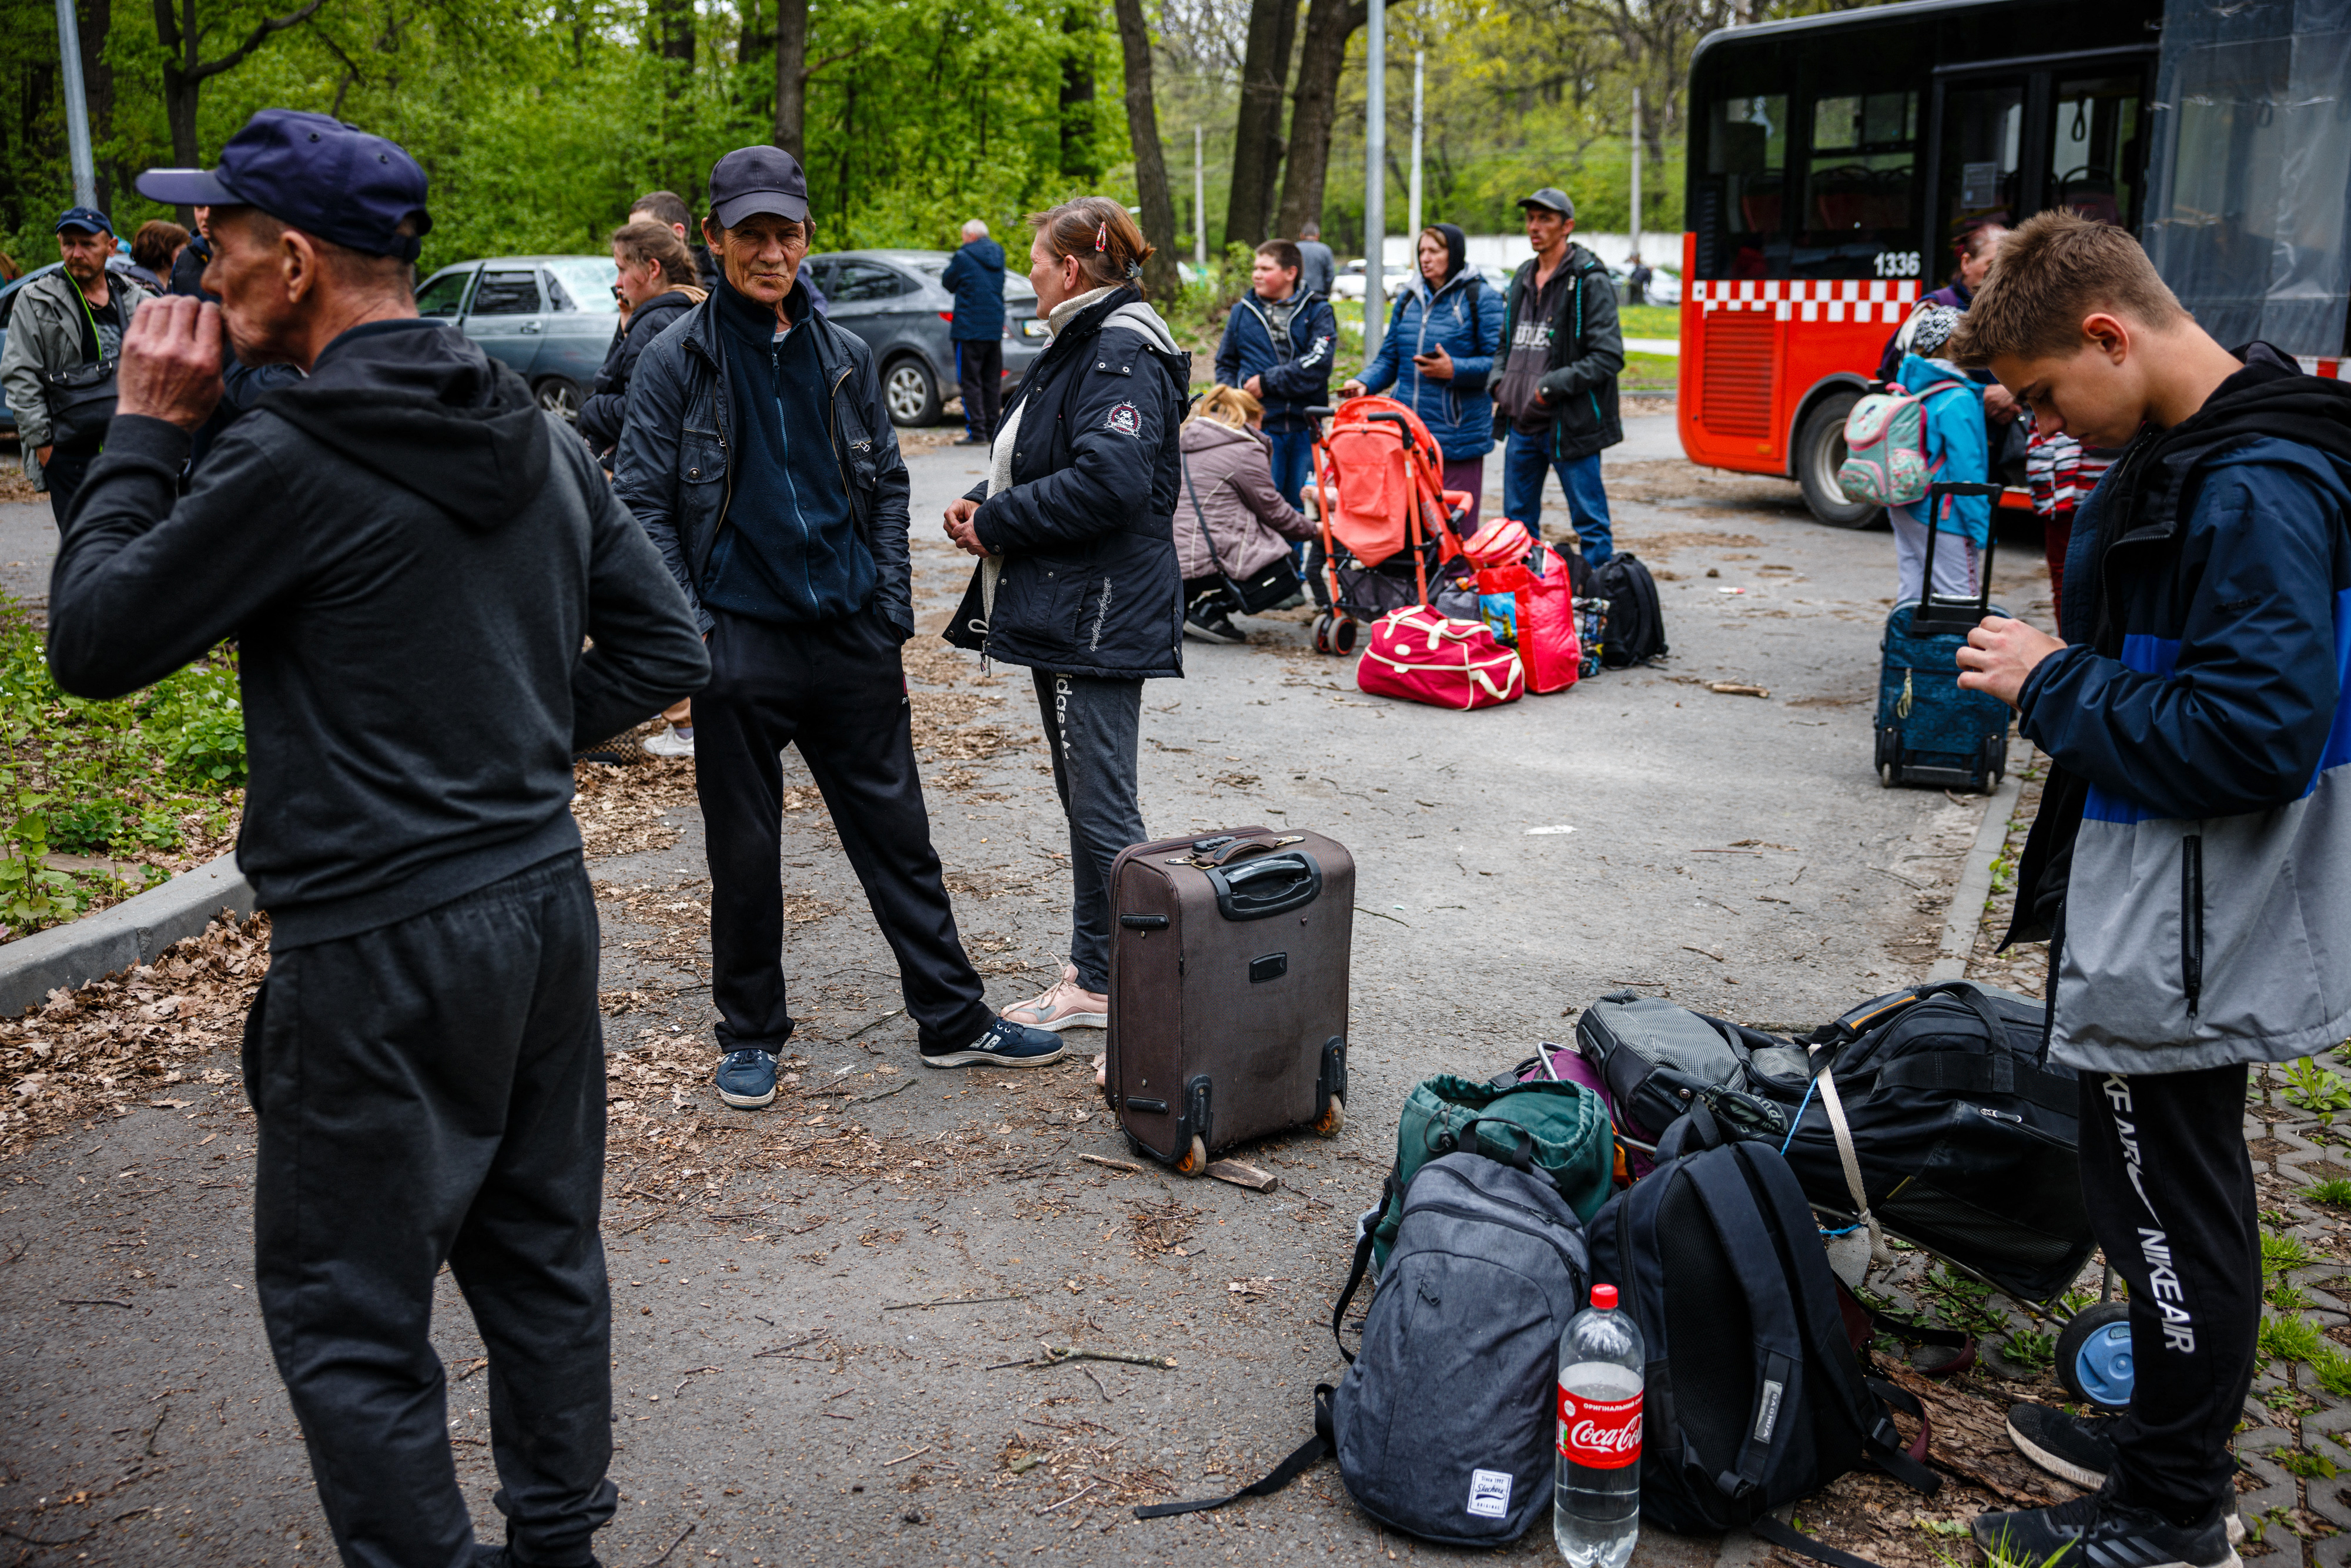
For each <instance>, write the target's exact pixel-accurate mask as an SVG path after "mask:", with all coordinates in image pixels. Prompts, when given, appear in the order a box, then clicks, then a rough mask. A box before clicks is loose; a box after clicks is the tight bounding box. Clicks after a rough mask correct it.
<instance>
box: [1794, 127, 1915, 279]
mask: <svg viewBox="0 0 2351 1568" xmlns="http://www.w3.org/2000/svg"><path fill="white" fill-rule="evenodd" d="M1812 132H1813V140H1812V147H1811V150H1810V152H1809V155H1808V162H1807V163H1806V166H1805V177H1804V204H1803V212H1802V222H1801V228H1802V233H1801V234H1800V235H1799V236H1798V239H1797V246H1798V247H1799V250H1798V256H1797V267H1796V270H1797V271H1798V272H1799V273H1800V274H1809V275H1813V276H1820V277H1842V276H1848V275H1858V276H1861V277H1871V276H1875V277H1917V276H1918V271H1919V258H1918V253H1917V248H1916V246H1917V234H1918V228H1917V217H1916V215H1915V211H1914V206H1913V203H1914V200H1915V197H1914V192H1915V189H1916V186H1917V163H1918V154H1917V144H1918V95H1917V93H1913V92H1872V93H1848V94H1830V95H1826V96H1823V97H1821V98H1817V99H1813V105H1812Z"/></svg>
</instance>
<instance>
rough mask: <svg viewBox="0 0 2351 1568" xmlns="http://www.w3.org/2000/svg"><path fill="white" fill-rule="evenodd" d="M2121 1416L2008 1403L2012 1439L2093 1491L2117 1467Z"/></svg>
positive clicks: (2030, 1455)
mask: <svg viewBox="0 0 2351 1568" xmlns="http://www.w3.org/2000/svg"><path fill="white" fill-rule="evenodd" d="M2121 1419H2122V1417H2121V1416H2069V1415H2067V1414H2066V1413H2065V1412H2064V1411H2063V1410H2055V1409H2052V1408H2051V1407H2050V1406H2046V1405H2011V1406H2009V1407H2008V1440H2009V1441H2010V1442H2011V1443H2014V1444H2015V1445H2016V1451H2017V1452H2018V1453H2020V1454H2022V1455H2023V1456H2024V1457H2025V1458H2028V1459H2031V1460H2032V1462H2033V1463H2034V1464H2036V1465H2039V1466H2040V1467H2041V1468H2042V1469H2044V1470H2047V1471H2048V1472H2049V1473H2050V1474H2051V1475H2053V1476H2062V1477H2064V1479H2067V1480H2069V1481H2072V1482H2073V1483H2074V1485H2075V1486H2077V1487H2087V1488H2089V1489H2090V1490H2092V1491H2095V1490H2097V1489H2098V1488H2100V1487H2102V1486H2104V1485H2105V1484H2106V1472H2107V1471H2109V1470H2111V1469H2114V1468H2115V1424H2116V1422H2118V1421H2120V1420H2121Z"/></svg>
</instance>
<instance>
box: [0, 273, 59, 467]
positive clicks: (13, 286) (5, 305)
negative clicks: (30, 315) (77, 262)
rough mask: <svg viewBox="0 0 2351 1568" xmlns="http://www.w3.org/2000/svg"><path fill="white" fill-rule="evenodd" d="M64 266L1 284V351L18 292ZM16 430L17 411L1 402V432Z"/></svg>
mask: <svg viewBox="0 0 2351 1568" xmlns="http://www.w3.org/2000/svg"><path fill="white" fill-rule="evenodd" d="M64 265H65V263H63V262H61V261H53V262H51V263H49V265H48V266H47V267H35V268H33V270H32V271H30V272H26V273H20V274H18V275H17V276H16V277H12V278H10V279H9V280H8V281H7V282H6V283H5V284H0V349H5V348H6V347H7V346H8V317H9V315H10V314H11V313H12V312H13V311H14V310H15V309H16V290H18V289H19V288H22V287H25V285H26V284H27V283H30V282H32V281H33V279H35V278H37V277H47V276H48V275H49V274H50V273H52V272H55V271H56V270H57V268H58V267H63V266H64ZM14 429H16V410H14V409H12V408H10V407H9V406H8V405H7V403H5V402H0V430H14Z"/></svg>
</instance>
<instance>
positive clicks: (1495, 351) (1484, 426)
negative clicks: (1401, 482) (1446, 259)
mask: <svg viewBox="0 0 2351 1568" xmlns="http://www.w3.org/2000/svg"><path fill="white" fill-rule="evenodd" d="M1505 313H1506V312H1505V311H1504V309H1503V305H1502V297H1501V296H1500V295H1499V294H1497V293H1495V292H1494V291H1493V290H1492V289H1490V288H1489V287H1486V280H1485V279H1484V278H1482V277H1479V276H1478V274H1477V272H1476V271H1475V270H1474V269H1472V268H1470V267H1461V268H1459V269H1458V271H1456V272H1455V273H1454V275H1453V276H1452V277H1450V278H1449V279H1447V282H1446V284H1445V287H1442V288H1438V289H1436V290H1433V291H1432V290H1431V289H1430V287H1429V286H1428V280H1427V279H1426V278H1425V277H1415V278H1414V279H1413V280H1412V281H1411V282H1409V283H1407V284H1405V286H1404V287H1403V288H1402V289H1400V290H1398V291H1397V294H1396V301H1395V308H1394V309H1393V310H1391V311H1390V312H1389V313H1388V329H1387V331H1386V332H1385V333H1384V334H1383V335H1382V336H1381V338H1380V351H1379V352H1378V353H1376V354H1374V355H1373V356H1372V358H1371V361H1370V362H1369V363H1367V364H1365V365H1364V373H1363V374H1362V375H1361V376H1360V377H1358V378H1357V379H1358V380H1359V381H1361V382H1363V383H1364V391H1365V392H1385V391H1386V390H1387V389H1388V388H1389V387H1390V386H1394V387H1395V400H1396V401H1397V402H1400V403H1403V404H1404V405H1405V407H1406V408H1409V409H1411V410H1412V412H1413V413H1416V414H1418V415H1420V422H1421V423H1423V424H1426V426H1428V434H1431V435H1433V436H1435V437H1436V438H1437V445H1438V446H1439V447H1441V448H1442V449H1443V450H1444V453H1445V460H1446V461H1447V463H1461V462H1466V461H1468V459H1469V458H1472V457H1483V456H1484V455H1486V454H1487V453H1489V452H1491V451H1492V450H1494V392H1493V384H1494V368H1495V364H1496V361H1497V360H1498V359H1499V350H1500V349H1501V346H1502V317H1503V316H1504V314H1505ZM1436 348H1442V349H1443V350H1445V352H1446V355H1447V358H1449V359H1451V360H1452V361H1453V379H1452V380H1451V381H1449V382H1437V381H1430V380H1429V379H1427V378H1426V377H1425V376H1423V375H1422V374H1421V373H1420V371H1419V369H1418V367H1416V365H1414V363H1413V362H1412V361H1413V356H1414V355H1416V354H1426V353H1427V352H1428V351H1429V350H1431V349H1436Z"/></svg>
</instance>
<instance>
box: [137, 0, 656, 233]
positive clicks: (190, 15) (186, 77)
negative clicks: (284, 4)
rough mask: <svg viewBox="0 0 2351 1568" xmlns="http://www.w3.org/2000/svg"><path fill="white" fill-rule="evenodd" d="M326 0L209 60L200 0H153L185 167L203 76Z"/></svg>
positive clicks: (242, 56) (277, 19) (197, 161)
mask: <svg viewBox="0 0 2351 1568" xmlns="http://www.w3.org/2000/svg"><path fill="white" fill-rule="evenodd" d="M688 3H689V4H691V3H692V0H688ZM325 4H326V0H310V3H309V4H308V5H305V6H303V7H302V8H301V9H300V10H298V11H294V12H289V13H288V14H287V15H286V16H271V17H268V18H266V19H265V20H263V21H262V22H260V23H259V24H257V25H256V26H255V27H254V29H253V31H251V32H250V33H247V34H246V36H245V38H244V40H243V41H242V42H241V43H238V44H237V45H235V47H232V48H231V49H230V50H229V51H228V53H226V54H225V55H222V56H221V57H219V58H217V59H211V60H207V59H204V58H203V57H202V56H201V55H200V53H199V52H198V51H199V49H200V48H201V47H202V42H203V36H202V35H201V34H200V33H199V32H198V31H197V28H196V0H179V7H180V9H179V13H178V15H176V16H175V15H173V14H172V0H154V5H155V41H156V42H157V43H158V44H160V45H162V50H163V120H164V123H166V124H167V125H169V126H170V127H171V128H172V158H173V159H174V160H175V161H176V162H178V163H179V164H180V166H181V167H183V168H191V169H192V168H195V167H198V166H200V165H201V164H202V163H203V162H204V160H203V158H201V157H200V156H198V154H197V147H196V107H197V101H198V99H199V98H200V97H201V95H202V94H203V91H204V78H206V77H216V76H218V75H220V74H221V73H222V72H223V71H227V70H235V68H237V67H238V66H241V65H243V64H244V63H245V62H246V59H247V58H249V57H251V56H252V54H253V51H254V50H256V49H257V48H259V47H261V46H262V44H263V43H264V42H265V41H266V40H267V38H268V37H269V35H270V34H272V33H282V32H284V31H285V30H286V29H287V28H288V27H295V26H300V25H301V24H303V23H304V22H307V21H308V20H309V19H310V18H311V17H312V16H316V15H317V14H318V11H319V6H320V5H325ZM180 221H181V222H182V223H183V224H189V225H193V223H194V222H195V214H193V213H192V212H190V211H189V210H188V209H187V208H185V207H182V208H181V209H180Z"/></svg>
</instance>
